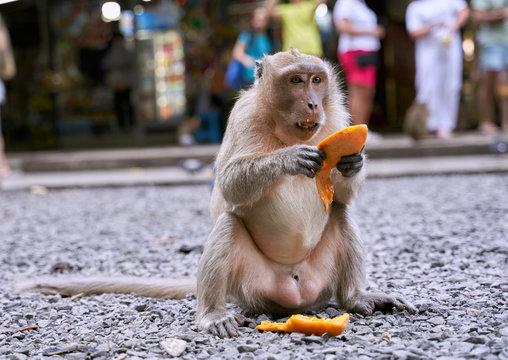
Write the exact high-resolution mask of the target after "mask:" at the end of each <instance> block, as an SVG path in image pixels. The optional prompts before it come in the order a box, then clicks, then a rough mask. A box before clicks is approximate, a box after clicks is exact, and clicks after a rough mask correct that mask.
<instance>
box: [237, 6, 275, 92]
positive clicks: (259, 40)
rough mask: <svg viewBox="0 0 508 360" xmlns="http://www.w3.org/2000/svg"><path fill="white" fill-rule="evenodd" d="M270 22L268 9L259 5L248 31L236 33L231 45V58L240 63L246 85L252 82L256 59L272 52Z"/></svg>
mask: <svg viewBox="0 0 508 360" xmlns="http://www.w3.org/2000/svg"><path fill="white" fill-rule="evenodd" d="M269 22H270V16H269V13H268V10H267V9H266V8H264V7H260V8H257V9H255V10H254V12H253V14H252V19H251V26H250V29H249V30H248V31H244V32H242V33H240V35H238V39H237V40H236V43H235V45H234V47H233V58H234V59H236V60H238V61H239V62H240V63H241V64H242V65H243V69H242V78H243V82H244V83H245V84H246V85H250V84H252V83H254V70H255V65H256V60H259V59H261V58H263V56H264V55H265V54H270V53H271V52H272V43H271V41H270V37H269V36H268V33H267V29H268V25H269Z"/></svg>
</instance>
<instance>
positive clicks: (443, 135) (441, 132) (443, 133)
mask: <svg viewBox="0 0 508 360" xmlns="http://www.w3.org/2000/svg"><path fill="white" fill-rule="evenodd" d="M436 136H437V137H438V138H440V139H449V138H451V137H452V132H451V130H449V129H444V128H440V129H438V130H437V131H436Z"/></svg>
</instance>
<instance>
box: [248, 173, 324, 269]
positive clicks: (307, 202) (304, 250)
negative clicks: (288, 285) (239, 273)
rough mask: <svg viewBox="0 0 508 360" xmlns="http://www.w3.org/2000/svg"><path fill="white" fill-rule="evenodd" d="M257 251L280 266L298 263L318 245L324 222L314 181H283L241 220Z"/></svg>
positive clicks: (307, 179) (292, 179)
mask: <svg viewBox="0 0 508 360" xmlns="http://www.w3.org/2000/svg"><path fill="white" fill-rule="evenodd" d="M243 220H244V223H245V226H246V228H247V230H248V231H249V233H250V235H251V236H252V239H253V241H254V242H255V243H256V245H257V247H258V248H259V250H260V251H261V252H262V253H263V254H264V255H265V256H266V257H267V258H269V259H271V260H273V261H275V262H278V263H280V264H286V265H291V264H297V263H300V262H301V261H302V260H303V259H305V257H306V256H308V255H309V253H310V252H311V251H312V249H313V248H314V247H315V246H316V245H317V244H318V243H319V241H320V240H321V236H322V233H323V230H324V228H325V226H326V223H327V221H328V214H326V213H325V212H324V211H323V204H322V202H321V199H320V198H319V195H318V193H317V190H316V187H315V184H314V181H313V180H312V179H309V178H307V177H305V176H303V175H302V176H291V177H287V178H285V179H284V180H283V181H281V183H280V184H279V185H278V186H277V188H276V189H275V191H273V192H272V193H271V194H270V195H269V196H267V197H265V198H263V199H262V200H261V201H260V202H259V203H258V204H256V205H255V206H254V207H252V208H251V209H250V210H249V211H247V213H246V214H245V216H244V217H243Z"/></svg>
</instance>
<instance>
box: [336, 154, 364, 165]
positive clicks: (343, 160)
mask: <svg viewBox="0 0 508 360" xmlns="http://www.w3.org/2000/svg"><path fill="white" fill-rule="evenodd" d="M359 161H363V154H361V153H358V154H353V155H348V156H343V157H342V158H341V159H340V161H339V163H343V164H347V163H352V162H359Z"/></svg>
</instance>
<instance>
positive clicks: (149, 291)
mask: <svg viewBox="0 0 508 360" xmlns="http://www.w3.org/2000/svg"><path fill="white" fill-rule="evenodd" d="M17 290H18V291H39V292H42V293H58V294H60V295H63V296H73V295H78V294H82V295H90V294H103V293H116V294H135V295H138V296H148V297H154V298H166V299H182V298H184V297H185V296H187V294H195V293H196V280H195V279H165V278H143V277H135V276H94V277H84V276H71V277H39V278H34V279H30V280H27V281H25V282H22V283H20V284H19V285H18V286H17Z"/></svg>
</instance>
